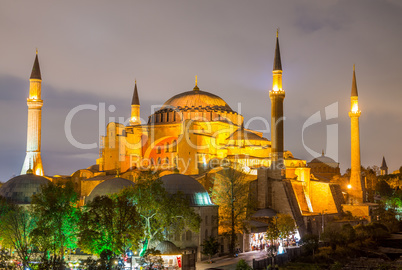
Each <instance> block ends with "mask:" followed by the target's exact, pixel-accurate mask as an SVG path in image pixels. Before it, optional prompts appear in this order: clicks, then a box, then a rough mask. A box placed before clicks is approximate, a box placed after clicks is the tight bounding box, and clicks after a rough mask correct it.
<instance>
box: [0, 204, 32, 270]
mask: <svg viewBox="0 0 402 270" xmlns="http://www.w3.org/2000/svg"><path fill="white" fill-rule="evenodd" d="M7 204H8V203H5V202H4V201H3V202H2V203H1V208H2V210H1V214H0V235H1V245H2V246H3V247H11V248H12V249H13V250H15V252H16V256H17V258H18V260H19V261H21V262H22V265H23V267H24V269H25V268H27V267H30V261H31V258H32V253H33V251H34V248H35V246H34V241H33V238H32V236H31V233H32V231H33V230H34V228H35V224H36V222H35V219H34V218H33V217H32V215H31V213H30V211H29V209H27V208H24V207H21V206H17V205H12V204H8V206H7Z"/></svg>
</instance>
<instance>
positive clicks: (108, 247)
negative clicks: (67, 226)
mask: <svg viewBox="0 0 402 270" xmlns="http://www.w3.org/2000/svg"><path fill="white" fill-rule="evenodd" d="M142 237H143V227H142V223H141V219H140V216H139V214H138V212H137V209H136V206H135V205H133V204H132V202H131V201H130V200H129V199H128V198H127V196H125V195H124V194H115V195H112V196H110V197H108V196H98V197H95V198H94V199H93V200H92V201H90V202H89V203H88V204H87V205H86V206H85V207H84V209H83V214H82V218H81V222H80V241H79V244H80V247H81V248H82V249H84V250H86V251H89V252H91V253H93V254H96V255H98V256H99V255H101V254H105V252H106V253H107V252H108V251H110V252H112V253H114V254H118V255H121V254H125V251H126V250H127V249H128V248H138V243H139V242H140V240H141V238H142ZM112 255H113V254H112ZM109 257H110V256H109ZM108 259H110V258H108Z"/></svg>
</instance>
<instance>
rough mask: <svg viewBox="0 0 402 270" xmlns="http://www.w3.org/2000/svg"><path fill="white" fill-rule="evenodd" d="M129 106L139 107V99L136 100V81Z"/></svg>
mask: <svg viewBox="0 0 402 270" xmlns="http://www.w3.org/2000/svg"><path fill="white" fill-rule="evenodd" d="M131 105H140V99H139V98H138V90H137V80H135V85H134V93H133V99H132V101H131Z"/></svg>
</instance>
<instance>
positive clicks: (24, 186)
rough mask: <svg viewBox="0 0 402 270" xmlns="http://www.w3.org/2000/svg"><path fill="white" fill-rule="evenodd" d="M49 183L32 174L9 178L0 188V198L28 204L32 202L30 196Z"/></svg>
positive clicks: (43, 178)
mask: <svg viewBox="0 0 402 270" xmlns="http://www.w3.org/2000/svg"><path fill="white" fill-rule="evenodd" d="M48 183H50V181H49V180H48V179H46V178H45V177H43V176H38V175H34V174H23V175H19V176H16V177H13V178H11V179H10V180H8V181H7V182H6V183H5V184H3V185H2V186H1V188H0V196H3V197H5V198H6V199H8V200H10V201H12V202H14V203H17V204H29V203H31V201H32V195H34V194H38V193H39V192H40V187H41V186H42V185H46V184H48Z"/></svg>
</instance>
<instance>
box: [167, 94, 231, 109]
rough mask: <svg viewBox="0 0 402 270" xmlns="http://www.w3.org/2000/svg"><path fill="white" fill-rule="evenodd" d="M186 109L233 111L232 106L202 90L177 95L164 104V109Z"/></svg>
mask: <svg viewBox="0 0 402 270" xmlns="http://www.w3.org/2000/svg"><path fill="white" fill-rule="evenodd" d="M186 107H187V108H203V109H207V108H209V109H213V110H221V111H232V109H231V108H230V106H229V105H228V104H227V103H226V102H225V101H224V100H223V99H222V98H220V97H218V96H217V95H214V94H211V93H209V92H206V91H201V90H192V91H187V92H183V93H180V94H178V95H175V96H174V97H172V98H170V99H169V100H167V101H166V102H165V103H164V104H163V106H162V109H164V108H177V109H181V108H186Z"/></svg>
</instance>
